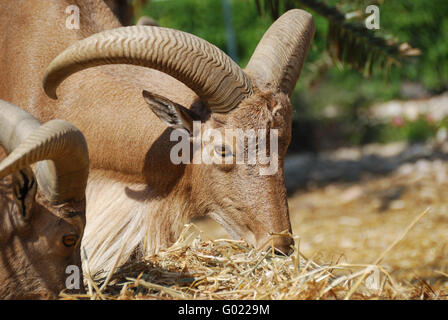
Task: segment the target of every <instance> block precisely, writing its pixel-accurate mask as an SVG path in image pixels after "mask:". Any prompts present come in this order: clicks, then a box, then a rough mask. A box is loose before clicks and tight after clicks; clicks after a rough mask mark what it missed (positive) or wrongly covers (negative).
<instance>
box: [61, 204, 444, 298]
mask: <svg viewBox="0 0 448 320" xmlns="http://www.w3.org/2000/svg"><path fill="white" fill-rule="evenodd" d="M425 214H426V212H423V213H422V214H420V215H419V216H418V217H417V218H416V219H414V221H413V222H412V223H411V224H410V225H409V226H408V228H406V229H405V230H404V231H403V232H402V234H401V235H400V236H399V237H398V238H397V239H396V240H395V241H394V242H393V243H391V245H390V246H389V248H387V250H386V251H384V252H383V254H382V255H381V256H380V257H378V259H377V261H376V263H375V264H372V265H366V264H359V265H357V264H346V263H337V262H335V263H330V264H318V263H316V262H314V261H312V260H310V259H308V258H306V257H305V256H304V255H303V254H302V253H301V252H300V239H298V238H296V249H295V252H294V254H293V255H291V256H289V257H282V256H275V255H273V252H272V251H271V250H268V251H259V250H255V249H253V248H251V247H250V246H249V245H248V244H247V243H246V242H244V241H236V240H227V239H217V240H203V239H202V238H203V237H204V235H203V234H202V232H201V231H199V229H198V228H197V227H196V226H195V225H193V224H190V225H187V226H186V228H185V229H184V232H183V233H182V235H181V237H180V238H179V240H178V241H177V242H176V243H175V244H174V245H173V246H172V247H171V248H169V249H167V250H164V251H162V252H160V253H159V254H158V255H155V256H150V257H145V258H144V259H142V260H141V261H138V262H134V263H131V264H127V265H125V266H123V267H122V268H119V269H117V270H115V272H114V274H113V275H112V276H109V275H106V276H104V277H99V278H97V280H96V281H93V280H91V279H88V281H87V282H88V287H89V292H88V293H87V294H85V295H67V294H64V293H61V298H62V299H344V298H345V299H444V298H446V297H447V296H448V291H444V290H439V291H436V290H433V289H432V288H431V287H430V286H429V285H428V284H427V283H424V282H423V283H420V284H416V285H414V286H408V287H404V286H402V285H400V284H399V283H397V282H396V281H395V280H394V279H393V277H392V276H391V275H390V274H389V273H388V271H387V270H386V269H385V268H384V267H382V266H381V264H380V262H381V260H382V258H383V257H384V256H385V255H386V254H388V252H389V251H390V250H392V249H393V247H394V246H395V245H396V244H397V243H398V242H399V241H400V240H402V239H403V238H404V237H405V236H406V233H407V232H408V231H409V230H410V229H411V228H412V227H413V226H414V225H415V224H416V223H417V222H418V220H419V219H420V218H421V217H422V216H423V215H425ZM447 276H448V275H447Z"/></svg>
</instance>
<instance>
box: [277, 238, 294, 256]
mask: <svg viewBox="0 0 448 320" xmlns="http://www.w3.org/2000/svg"><path fill="white" fill-rule="evenodd" d="M274 252H275V254H276V255H281V256H289V255H291V254H292V253H293V252H294V239H293V238H291V237H286V236H281V237H280V236H279V237H275V239H274Z"/></svg>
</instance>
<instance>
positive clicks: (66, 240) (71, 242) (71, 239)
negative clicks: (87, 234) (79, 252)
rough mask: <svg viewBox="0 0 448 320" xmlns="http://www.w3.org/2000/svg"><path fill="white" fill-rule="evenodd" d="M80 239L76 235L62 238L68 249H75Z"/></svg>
mask: <svg viewBox="0 0 448 320" xmlns="http://www.w3.org/2000/svg"><path fill="white" fill-rule="evenodd" d="M78 239H79V237H78V236H77V235H76V234H69V235H67V236H63V237H62V243H63V244H64V246H66V247H73V246H74V245H76V243H77V242H78Z"/></svg>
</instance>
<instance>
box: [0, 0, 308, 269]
mask: <svg viewBox="0 0 448 320" xmlns="http://www.w3.org/2000/svg"><path fill="white" fill-rule="evenodd" d="M73 4H75V5H78V6H79V8H80V15H81V26H80V29H79V30H68V29H66V28H65V19H66V17H67V14H66V13H65V9H66V7H67V6H68V5H73ZM119 27H120V23H119V22H118V20H117V19H116V18H115V17H114V15H113V14H112V12H111V11H110V9H109V8H108V7H107V6H106V4H105V3H104V2H103V1H99V0H71V1H68V0H67V1H66V0H59V1H53V2H52V3H51V5H50V4H49V3H48V2H47V1H44V0H34V1H23V2H20V3H17V2H16V1H12V0H11V1H2V3H1V4H0V30H6V32H5V34H4V35H3V36H2V37H1V38H0V61H2V62H1V66H2V68H0V98H3V99H6V100H8V101H12V102H14V103H16V104H17V105H19V106H22V107H26V108H27V110H29V111H30V112H31V113H32V114H33V115H35V116H36V117H37V118H39V119H40V120H42V121H48V120H50V119H54V118H62V119H65V120H67V121H70V122H72V123H74V124H75V125H76V126H77V127H79V128H80V129H81V130H82V132H83V133H84V134H85V135H86V139H87V141H88V144H89V149H90V154H91V174H90V175H89V182H88V186H87V191H86V195H87V200H88V202H87V227H86V231H85V233H84V238H83V245H84V246H85V248H86V251H87V254H88V256H89V265H90V268H91V271H92V272H96V271H99V270H100V269H109V268H110V267H111V266H112V265H113V264H114V263H115V260H116V259H117V256H118V254H119V252H122V254H121V255H120V257H121V261H120V262H124V261H126V260H127V259H128V258H129V257H130V256H131V255H132V254H133V253H135V250H137V249H139V248H140V252H141V249H143V248H146V249H147V251H148V253H153V252H157V251H158V250H159V249H160V248H162V247H166V246H169V245H170V244H172V243H173V241H175V240H176V239H177V236H178V235H179V232H180V230H181V229H182V226H183V225H184V224H185V223H186V222H188V221H189V220H190V219H192V218H195V217H201V216H206V215H209V216H211V217H212V218H214V219H215V220H216V221H218V222H219V223H220V224H221V225H222V226H223V227H224V228H225V229H226V230H228V232H229V233H230V234H231V235H232V236H235V237H244V238H246V239H247V240H248V241H249V242H250V243H252V244H253V245H255V246H257V247H263V246H266V245H269V244H270V242H269V241H268V239H269V237H270V234H272V233H281V232H284V231H286V232H291V225H290V220H289V211H288V204H287V198H286V188H285V184H284V176H283V157H284V155H285V153H286V150H287V147H288V145H289V141H290V136H291V113H292V110H291V109H292V108H291V104H290V100H289V99H290V96H291V94H292V91H293V89H294V86H295V84H296V81H297V79H298V77H299V74H300V71H301V68H302V65H303V62H304V60H305V57H306V54H307V51H308V47H309V45H310V43H311V39H312V37H313V34H314V24H313V20H312V17H311V15H309V14H308V13H306V12H304V11H302V10H291V11H289V12H287V13H285V14H284V15H283V16H282V17H281V18H280V19H279V20H277V21H276V22H275V23H274V24H273V25H272V26H271V27H270V28H269V30H268V31H267V32H266V34H265V36H264V37H263V39H262V40H261V42H260V44H259V45H258V47H257V49H256V50H255V52H254V54H253V56H252V58H251V60H250V62H249V64H248V66H247V67H246V68H245V69H244V71H243V70H242V69H240V68H239V66H238V65H236V64H235V63H234V62H233V61H232V60H231V59H230V58H229V57H228V56H227V55H225V54H224V53H223V52H222V51H221V50H219V49H218V48H216V47H215V46H213V45H211V44H210V43H208V42H206V41H204V40H202V39H200V38H197V37H195V36H193V35H191V34H187V33H183V32H180V31H177V30H171V29H166V28H157V27H148V26H133V27H126V28H119ZM109 29H111V30H109ZM84 38H86V39H84ZM80 39H83V40H80ZM64 49H66V51H64V52H62V53H61V51H63V50H64ZM60 53H61V54H60ZM58 54H59V55H58ZM55 57H56V58H55ZM53 58H55V59H54V60H53ZM52 60H53V61H52ZM111 63H112V64H118V65H105V64H111ZM123 64H127V65H123ZM47 66H48V68H47V69H45V68H46V67H47ZM93 66H97V67H96V68H89V67H93ZM87 68H88V69H87ZM84 69H85V70H84ZM155 69H156V70H155ZM157 70H159V71H157ZM78 71H79V72H78ZM160 71H161V72H160ZM42 79H44V89H45V92H46V93H47V95H48V96H50V97H52V98H53V99H55V98H56V89H57V88H58V99H57V100H51V99H50V98H48V97H47V96H46V95H45V93H44V91H43V90H42V88H41V87H40V85H39V83H40V82H41V80H42ZM142 92H144V97H143V98H142ZM145 101H146V102H145ZM148 106H149V108H150V109H151V110H152V111H153V112H151V111H149V108H148ZM160 120H162V121H160ZM194 120H196V121H198V120H200V121H201V124H202V125H201V130H202V132H205V131H207V130H208V129H214V130H217V131H219V132H222V133H224V131H225V130H226V129H241V130H257V129H266V132H270V131H272V130H273V129H277V130H278V160H277V159H276V160H275V162H278V163H277V165H278V171H277V172H276V173H275V174H272V175H260V174H259V172H260V169H263V168H264V167H266V165H264V164H261V163H256V164H248V163H245V164H237V163H235V162H234V161H233V160H232V159H233V158H234V157H233V156H234V155H235V154H236V151H238V150H236V149H234V146H233V141H227V140H226V142H225V143H224V144H223V143H217V142H215V143H214V142H212V141H205V142H204V141H203V147H206V148H207V147H210V148H209V149H210V150H212V152H214V154H213V156H214V157H217V158H219V159H223V160H226V161H227V160H230V164H229V163H227V164H219V163H214V164H205V163H200V164H199V163H195V159H197V158H198V156H199V155H200V151H198V150H196V152H195V153H194V154H192V155H191V158H192V160H193V163H189V164H185V163H181V164H175V163H173V162H172V161H171V159H170V151H172V150H173V147H174V146H175V145H176V142H173V141H170V135H171V134H172V132H173V129H175V128H184V129H186V131H185V132H190V134H191V133H192V132H191V129H192V128H193V127H194V126H193V121H194ZM190 139H191V140H192V141H193V140H194V137H192V136H191V137H190ZM145 239H146V243H144V240H145ZM292 243H293V241H292V238H291V237H288V236H280V237H276V238H275V240H274V246H275V248H276V249H277V250H278V251H280V252H284V253H289V252H290V251H291V245H292Z"/></svg>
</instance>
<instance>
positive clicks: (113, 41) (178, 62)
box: [43, 26, 252, 112]
mask: <svg viewBox="0 0 448 320" xmlns="http://www.w3.org/2000/svg"><path fill="white" fill-rule="evenodd" d="M105 64H132V65H138V66H143V67H148V68H153V69H156V70H159V71H162V72H165V73H167V74H169V75H170V76H172V77H174V78H176V79H177V80H179V81H181V82H183V83H185V84H186V85H187V86H188V87H189V88H190V89H192V90H193V91H194V92H196V94H197V95H198V96H199V97H200V98H201V100H202V101H203V102H204V103H205V104H206V105H207V106H208V107H209V108H210V110H211V111H212V112H228V111H230V110H231V109H233V108H235V107H236V106H238V104H239V103H240V102H241V101H242V100H243V99H244V98H246V97H248V96H250V95H251V94H252V83H251V81H250V79H249V77H248V76H247V75H246V74H245V73H244V72H243V70H241V68H240V67H239V66H238V65H237V64H236V63H235V62H234V61H233V60H232V59H230V58H229V57H228V56H227V55H226V54H225V53H224V52H222V51H221V50H220V49H218V48H217V47H215V46H214V45H212V44H210V43H209V42H207V41H205V40H203V39H201V38H198V37H196V36H194V35H192V34H189V33H186V32H182V31H178V30H173V29H168V28H159V27H150V26H131V27H122V28H117V29H112V30H106V31H103V32H100V33H97V34H94V35H92V36H90V37H88V38H86V39H83V40H80V41H77V42H75V43H74V44H73V45H71V46H70V47H69V48H67V49H66V50H65V51H63V52H62V53H61V54H59V55H58V56H57V57H56V58H55V59H54V60H53V61H52V62H51V63H50V64H49V66H48V67H47V70H46V72H45V75H44V79H43V87H44V90H45V92H46V93H47V95H48V96H49V97H50V98H53V99H56V98H57V97H56V88H57V87H58V85H59V84H60V83H61V82H62V81H63V80H64V79H65V78H67V77H68V76H70V75H71V74H73V73H75V72H78V71H81V70H84V69H87V68H90V67H95V66H100V65H105Z"/></svg>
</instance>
